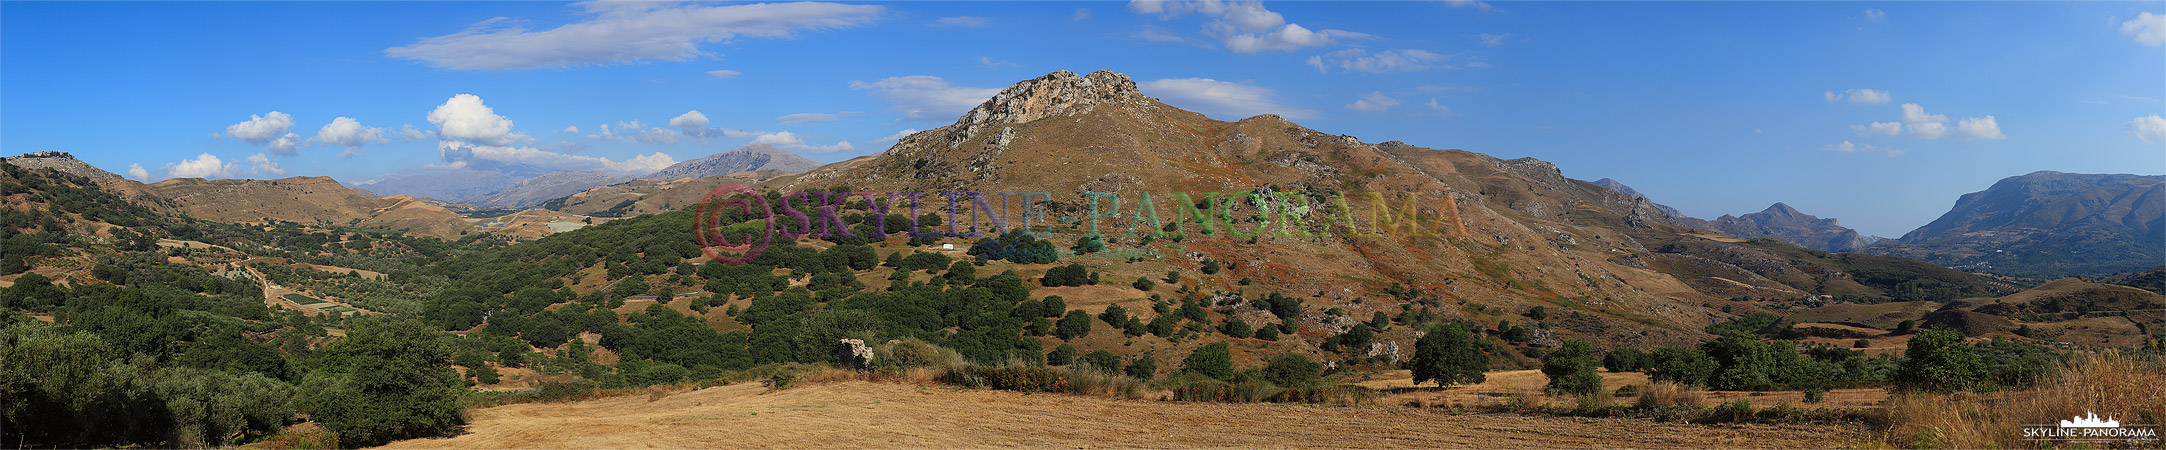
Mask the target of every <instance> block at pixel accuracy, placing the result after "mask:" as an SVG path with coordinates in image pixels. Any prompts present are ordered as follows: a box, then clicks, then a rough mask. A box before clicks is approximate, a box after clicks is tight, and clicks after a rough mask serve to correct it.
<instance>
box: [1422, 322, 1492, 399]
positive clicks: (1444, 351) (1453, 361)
mask: <svg viewBox="0 0 2166 450" xmlns="http://www.w3.org/2000/svg"><path fill="white" fill-rule="evenodd" d="M1407 366H1408V369H1411V370H1412V371H1413V373H1414V384H1421V383H1426V382H1429V381H1432V380H1433V381H1436V383H1437V386H1451V385H1455V384H1475V383H1481V382H1483V381H1486V380H1488V379H1489V377H1488V375H1487V374H1485V373H1484V372H1485V371H1487V370H1489V354H1488V353H1484V352H1483V351H1482V349H1481V347H1480V346H1479V345H1477V344H1476V343H1475V342H1474V337H1473V336H1472V335H1471V333H1469V332H1468V330H1467V325H1466V323H1465V322H1456V323H1452V324H1450V325H1437V326H1432V327H1429V333H1428V334H1425V335H1422V337H1421V339H1420V340H1417V341H1415V342H1414V358H1413V359H1411V360H1408V361H1407Z"/></svg>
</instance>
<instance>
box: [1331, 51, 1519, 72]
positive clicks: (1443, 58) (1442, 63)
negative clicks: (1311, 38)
mask: <svg viewBox="0 0 2166 450" xmlns="http://www.w3.org/2000/svg"><path fill="white" fill-rule="evenodd" d="M1454 57H1455V56H1453V55H1439V54H1436V53H1434V52H1430V51H1428V50H1417V49H1397V50H1385V51H1381V52H1376V53H1375V54H1370V53H1369V51H1368V50H1363V49H1358V48H1350V49H1345V50H1339V51H1335V52H1331V53H1325V54H1322V55H1316V56H1311V57H1309V61H1308V63H1309V66H1310V67H1315V68H1316V71H1317V72H1318V73H1327V72H1330V69H1331V68H1333V67H1337V68H1338V69H1339V70H1340V71H1345V72H1368V73H1384V72H1412V71H1417V70H1428V69H1429V68H1431V67H1441V68H1445V69H1463V68H1468V67H1486V66H1487V64H1482V63H1480V62H1479V61H1475V62H1469V63H1466V64H1452V63H1451V62H1450V61H1451V60H1452V59H1453V58H1454Z"/></svg>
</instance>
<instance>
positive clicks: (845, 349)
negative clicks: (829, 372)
mask: <svg viewBox="0 0 2166 450" xmlns="http://www.w3.org/2000/svg"><path fill="white" fill-rule="evenodd" d="M835 367H841V368H844V369H849V370H865V369H870V368H872V347H868V346H866V345H865V340H864V339H843V340H842V341H841V342H838V343H836V344H835Z"/></svg>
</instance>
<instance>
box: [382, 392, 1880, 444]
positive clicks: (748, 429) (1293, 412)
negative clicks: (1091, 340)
mask: <svg viewBox="0 0 2166 450" xmlns="http://www.w3.org/2000/svg"><path fill="white" fill-rule="evenodd" d="M472 414H473V415H472V418H473V419H472V424H471V425H470V426H469V427H468V429H467V431H466V433H464V434H461V435H458V436H455V437H451V438H440V439H418V440H410V441H401V442H396V443H393V444H391V445H389V446H387V448H477V449H478V448H986V447H1012V448H1055V447H1058V448H1133V447H1170V448H1206V447H1215V448H1225V447H1237V448H1505V447H1511V448H1563V447H1571V448H1833V447H1838V446H1842V445H1844V443H1846V442H1856V441H1858V440H1860V439H1862V438H1863V433H1864V430H1862V429H1858V428H1854V427H1844V426H1837V425H1797V424H1785V425H1767V424H1720V425H1693V424H1683V423H1671V422H1655V421H1650V420H1644V419H1630V418H1576V417H1552V416H1522V415H1511V414H1468V415H1452V414H1451V412H1449V411H1448V410H1445V409H1439V408H1418V409H1417V408H1404V407H1398V406H1391V405H1381V404H1380V405H1379V406H1353V407H1343V406H1336V407H1335V406H1308V405H1287V404H1223V403H1185V402H1161V401H1123V400H1111V399H1104V398H1096V397H1081V396H1072V395H1054V394H1026V393H1017V392H1007V391H979V390H959V389H956V388H953V387H947V386H936V385H915V384H903V383H873V382H864V381H846V382H839V383H828V384H812V385H805V386H799V387H794V388H790V389H785V390H781V391H772V392H770V391H768V390H767V389H766V388H764V387H761V386H759V385H758V384H755V383H740V384H735V385H729V386H720V387H713V388H707V389H700V390H695V391H687V392H678V393H674V394H667V393H664V392H662V391H654V393H653V394H650V395H635V396H627V397H615V398H604V399H597V400H587V401H580V402H571V403H532V404H514V405H505V406H498V407H491V408H482V409H477V410H473V411H472Z"/></svg>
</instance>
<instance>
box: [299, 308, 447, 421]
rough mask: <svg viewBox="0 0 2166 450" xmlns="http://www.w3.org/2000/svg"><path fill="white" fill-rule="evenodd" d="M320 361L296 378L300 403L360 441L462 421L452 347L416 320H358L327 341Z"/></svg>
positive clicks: (322, 419) (310, 412) (313, 416)
mask: <svg viewBox="0 0 2166 450" xmlns="http://www.w3.org/2000/svg"><path fill="white" fill-rule="evenodd" d="M324 353H325V355H324V358H323V363H324V367H323V369H321V370H319V371H318V372H316V373H312V374H310V376H309V378H308V379H307V381H306V382H304V383H303V385H302V389H301V391H302V392H305V394H304V395H303V398H302V401H301V403H302V408H301V409H302V410H303V411H305V412H307V413H308V415H309V417H311V418H312V419H314V420H315V421H316V422H317V423H321V424H323V425H324V427H325V428H329V429H330V430H331V431H333V432H337V433H338V435H339V441H340V443H341V444H343V445H350V446H357V447H358V446H366V445H377V444H382V443H385V442H390V441H392V440H395V439H408V438H415V437H422V436H434V435H440V434H444V433H448V432H451V431H453V430H456V429H458V427H460V426H462V425H465V424H466V418H465V416H464V415H463V413H461V412H460V410H459V402H458V397H459V392H460V390H461V389H462V386H461V384H460V382H459V376H458V373H457V372H455V371H453V370H452V369H451V353H450V350H449V348H448V347H446V346H445V345H444V343H443V341H442V340H440V339H439V338H438V335H437V334H436V333H435V332H434V331H432V330H430V329H428V328H427V327H425V326H423V325H421V324H420V323H419V322H412V321H404V322H394V323H389V324H374V323H364V324H363V325H362V326H360V327H356V328H354V329H353V330H350V331H349V332H348V334H347V336H346V339H344V340H340V341H338V342H337V343H334V344H332V345H330V346H329V347H326V348H325V350H324Z"/></svg>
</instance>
